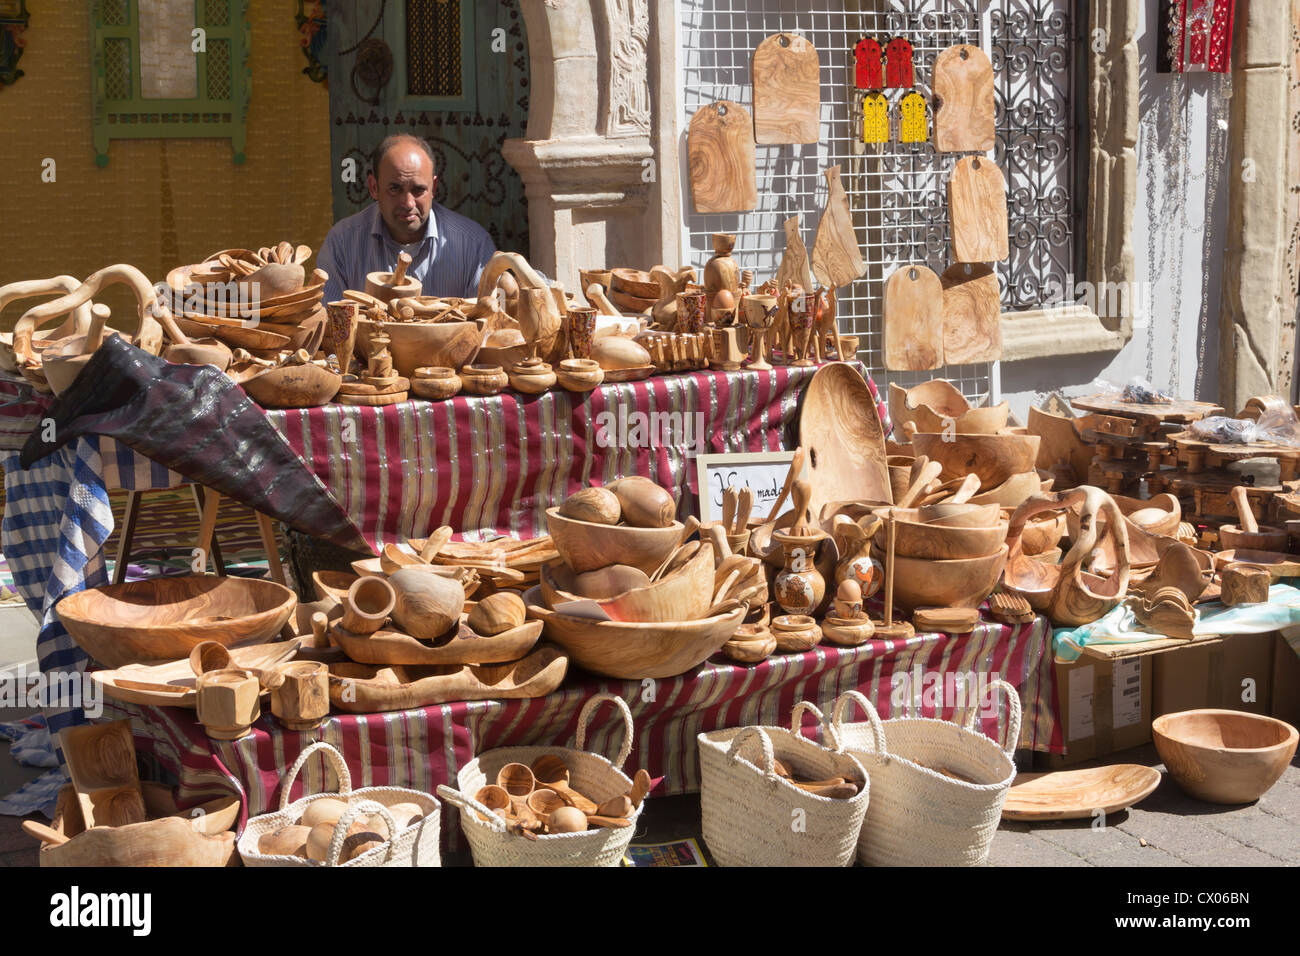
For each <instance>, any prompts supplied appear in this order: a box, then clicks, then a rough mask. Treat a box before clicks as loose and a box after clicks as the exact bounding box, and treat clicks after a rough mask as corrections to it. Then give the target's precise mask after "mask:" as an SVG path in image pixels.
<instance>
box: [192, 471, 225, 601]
mask: <svg viewBox="0 0 1300 956" xmlns="http://www.w3.org/2000/svg"><path fill="white" fill-rule="evenodd" d="M190 488H191V489H193V491H194V504H195V505H196V506H197V507H198V509H199V543H198V544H197V545H195V547H199V548H203V549H204V550H205V552H207V554H206V555H205V557H206V556H209V555H210V556H211V558H212V563H213V566H214V567H215V568H216V571H217V575H218V576H219V577H223V578H224V577H225V576H226V562H225V560H224V559H223V558H222V557H221V544H220V542H218V541H217V510H218V509H219V508H220V507H221V496H220V495H218V494H217V493H216V492H215V491H212V492H209V489H207V488H204V487H203V486H202V485H200V484H198V483H194V484H191V485H190ZM209 494H211V495H213V496H215V498H216V502H215V503H214V504H213V505H212V519H211V525H210V526H209V527H208V529H207V531H206V533H205V532H204V530H203V522H204V520H206V517H205V516H206V515H207V511H206V507H205V506H206V504H207V502H208V501H209V500H211V499H210V498H209V497H208V495H209ZM205 538H206V540H207V544H204V543H203V542H204V540H205ZM203 567H204V569H205V570H206V569H207V561H206V560H205V561H204V562H203Z"/></svg>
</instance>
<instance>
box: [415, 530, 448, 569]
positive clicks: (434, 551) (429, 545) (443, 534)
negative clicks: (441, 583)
mask: <svg viewBox="0 0 1300 956" xmlns="http://www.w3.org/2000/svg"><path fill="white" fill-rule="evenodd" d="M451 535H452V531H451V526H450V525H443V526H442V527H441V528H439V529H438V530H436V531H434V532H433V534H431V535H429V539H428V540H427V541H426V542H425V543H424V547H423V548H421V549H420V560H421V561H423V562H424V563H425V564H431V563H432V562H433V559H434V558H435V557H437V556H438V552H439V551H441V550H442V549H443V548H444V547H445V546H446V544H447V542H448V541H450V540H451Z"/></svg>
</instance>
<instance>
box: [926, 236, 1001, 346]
mask: <svg viewBox="0 0 1300 956" xmlns="http://www.w3.org/2000/svg"><path fill="white" fill-rule="evenodd" d="M940 282H941V283H942V285H943V360H944V362H946V363H947V364H949V365H969V364H970V363H972V362H996V361H997V360H998V359H1000V358H1001V357H1002V322H1001V317H1002V301H1001V293H1000V291H999V289H998V277H997V276H996V275H994V273H993V267H992V266H988V265H985V264H984V263H960V262H958V263H954V264H953V265H951V266H949V267H948V268H947V270H946V271H945V272H944V274H943V275H942V276H940Z"/></svg>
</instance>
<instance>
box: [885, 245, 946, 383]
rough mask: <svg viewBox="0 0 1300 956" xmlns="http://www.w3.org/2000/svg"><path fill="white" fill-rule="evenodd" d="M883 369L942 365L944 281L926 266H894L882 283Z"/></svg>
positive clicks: (912, 369)
mask: <svg viewBox="0 0 1300 956" xmlns="http://www.w3.org/2000/svg"><path fill="white" fill-rule="evenodd" d="M884 312H885V368H887V369H889V371H891V372H924V371H928V370H929V369H935V368H938V367H939V366H941V365H943V284H942V283H941V282H940V281H939V277H938V276H937V275H935V274H934V271H933V270H932V269H930V268H928V267H927V266H923V265H919V264H912V265H905V266H902V267H900V268H899V269H897V270H896V271H895V272H894V274H893V275H891V276H890V277H889V279H888V281H887V282H886V283H885V303H884Z"/></svg>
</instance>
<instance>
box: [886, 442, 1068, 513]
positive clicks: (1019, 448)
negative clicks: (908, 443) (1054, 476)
mask: <svg viewBox="0 0 1300 956" xmlns="http://www.w3.org/2000/svg"><path fill="white" fill-rule="evenodd" d="M1039 441H1040V439H1039V437H1038V436H1037V435H1020V434H1014V433H1008V432H1005V431H1004V432H996V433H992V434H985V433H978V434H977V433H971V434H962V433H960V432H957V433H955V434H954V433H953V432H951V431H938V432H922V431H915V432H913V433H912V448H913V450H914V452H915V454H916V455H917V456H918V457H919V456H921V455H924V456H925V457H927V458H928V459H929V460H930V461H937V462H939V463H940V464H941V465H942V466H943V470H942V472H941V473H940V478H942V479H943V480H944V481H956V480H959V479H962V478H965V477H966V475H968V474H975V475H978V476H979V479H980V491H979V493H978V494H976V495H975V496H974V497H972V498H971V499H970V500H971V502H972V503H973V504H996V505H998V507H1001V508H1018V507H1019V506H1020V505H1021V504H1023V503H1024V502H1025V501H1026V500H1027V499H1029V498H1031V497H1033V496H1034V495H1036V494H1039V493H1040V492H1041V491H1044V490H1046V489H1045V488H1044V484H1043V480H1042V477H1041V476H1040V475H1039V473H1038V471H1037V469H1036V467H1035V461H1036V459H1037V457H1038V445H1039Z"/></svg>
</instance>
